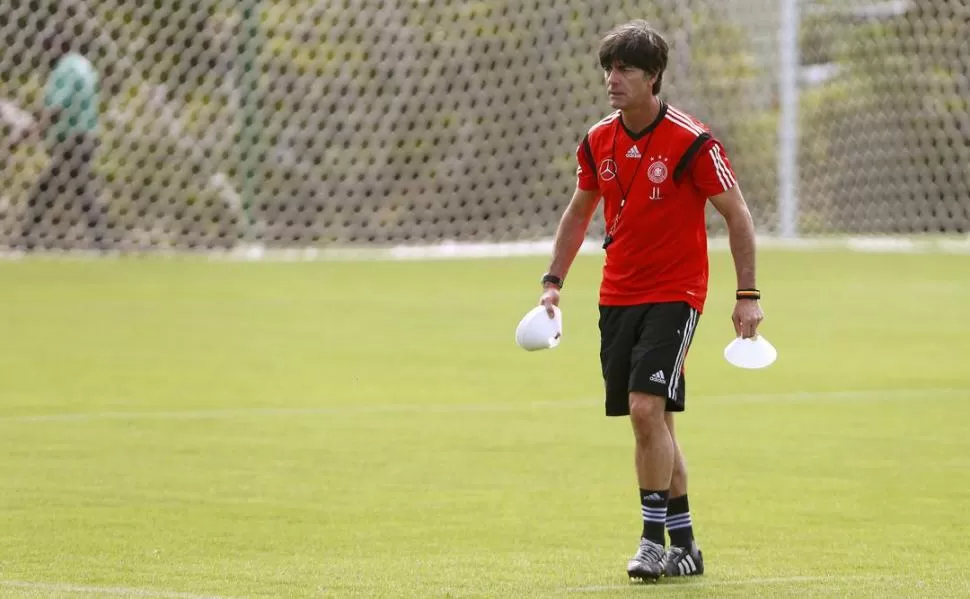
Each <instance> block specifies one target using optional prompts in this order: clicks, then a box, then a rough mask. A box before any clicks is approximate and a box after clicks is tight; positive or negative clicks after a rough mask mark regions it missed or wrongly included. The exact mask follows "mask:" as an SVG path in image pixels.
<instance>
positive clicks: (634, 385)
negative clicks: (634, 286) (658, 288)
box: [599, 302, 700, 416]
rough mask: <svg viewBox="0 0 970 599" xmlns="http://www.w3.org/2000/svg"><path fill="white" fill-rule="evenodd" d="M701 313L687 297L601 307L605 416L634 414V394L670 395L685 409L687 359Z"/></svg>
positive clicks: (673, 405)
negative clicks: (632, 408)
mask: <svg viewBox="0 0 970 599" xmlns="http://www.w3.org/2000/svg"><path fill="white" fill-rule="evenodd" d="M699 318H700V313H699V312H698V311H697V310H695V309H694V308H692V307H690V306H689V305H688V304H687V303H685V302H671V303H658V304H640V305H636V306H600V320H599V328H600V363H601V365H602V368H603V382H604V384H605V387H606V415H607V416H627V415H629V414H630V393H631V392H633V391H636V392H640V393H648V394H650V395H657V396H660V397H666V398H667V408H666V409H667V411H668V412H683V411H684V401H685V399H686V381H685V380H684V361H685V360H686V359H687V352H688V350H689V349H690V343H691V340H692V339H693V337H694V331H695V330H696V328H697V321H698V319H699Z"/></svg>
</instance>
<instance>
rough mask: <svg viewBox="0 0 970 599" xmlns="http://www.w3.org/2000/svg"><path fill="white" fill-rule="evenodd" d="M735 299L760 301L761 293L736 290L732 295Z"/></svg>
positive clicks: (749, 290) (755, 290)
mask: <svg viewBox="0 0 970 599" xmlns="http://www.w3.org/2000/svg"><path fill="white" fill-rule="evenodd" d="M734 297H735V299H739V300H742V299H751V300H760V299H761V292H760V291H758V290H757V289H738V291H737V293H736V294H735V295H734Z"/></svg>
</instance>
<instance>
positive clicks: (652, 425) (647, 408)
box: [630, 392, 667, 439]
mask: <svg viewBox="0 0 970 599" xmlns="http://www.w3.org/2000/svg"><path fill="white" fill-rule="evenodd" d="M666 405H667V400H666V399H664V398H663V397H660V396H657V395H648V394H646V393H636V392H634V393H630V420H631V421H632V422H633V431H634V433H635V434H636V436H637V438H638V439H639V438H646V437H649V436H650V435H652V434H653V433H654V432H655V431H657V430H662V429H664V428H665V427H666V426H667V424H666V422H665V420H664V413H665V408H666Z"/></svg>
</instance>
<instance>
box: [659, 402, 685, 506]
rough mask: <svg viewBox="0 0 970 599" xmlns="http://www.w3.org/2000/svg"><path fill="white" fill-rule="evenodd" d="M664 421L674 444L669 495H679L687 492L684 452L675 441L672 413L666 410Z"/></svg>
mask: <svg viewBox="0 0 970 599" xmlns="http://www.w3.org/2000/svg"><path fill="white" fill-rule="evenodd" d="M664 421H665V422H666V423H667V430H668V431H670V439H671V441H672V443H673V446H674V467H673V472H672V474H671V477H670V496H671V497H681V496H682V495H686V494H687V463H686V462H685V461H684V453H683V452H682V451H681V450H680V443H678V442H677V434H676V432H675V429H674V413H673V412H667V413H666V414H664Z"/></svg>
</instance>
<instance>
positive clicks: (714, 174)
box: [693, 139, 738, 197]
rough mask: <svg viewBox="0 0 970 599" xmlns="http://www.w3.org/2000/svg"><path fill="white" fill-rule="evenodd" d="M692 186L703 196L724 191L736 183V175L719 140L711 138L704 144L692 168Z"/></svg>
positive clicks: (714, 194)
mask: <svg viewBox="0 0 970 599" xmlns="http://www.w3.org/2000/svg"><path fill="white" fill-rule="evenodd" d="M693 179H694V186H695V187H697V189H698V190H700V191H701V192H702V193H703V194H704V195H705V196H707V197H712V196H716V195H719V194H721V193H724V192H725V191H727V190H729V189H731V188H732V187H734V186H735V185H737V182H738V180H737V177H735V175H734V169H732V168H731V162H730V161H729V160H728V158H727V152H725V151H724V146H723V145H721V142H719V141H717V140H716V139H715V140H712V141H711V142H709V143H707V144H705V145H704V147H703V148H702V149H701V151H700V153H698V155H697V159H696V160H695V161H694V168H693Z"/></svg>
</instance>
